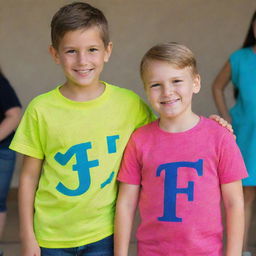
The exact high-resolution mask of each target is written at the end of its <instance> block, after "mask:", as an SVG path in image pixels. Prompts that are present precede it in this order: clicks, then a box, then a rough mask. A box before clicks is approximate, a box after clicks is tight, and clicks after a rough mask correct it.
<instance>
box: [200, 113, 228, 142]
mask: <svg viewBox="0 0 256 256" xmlns="http://www.w3.org/2000/svg"><path fill="white" fill-rule="evenodd" d="M201 121H202V127H203V129H204V131H205V132H206V133H207V134H208V136H215V137H216V139H217V138H221V137H223V136H231V137H233V134H232V133H231V132H230V131H229V130H228V129H227V128H226V127H223V126H222V125H221V124H219V123H218V122H217V121H215V120H213V119H210V118H207V117H204V116H201Z"/></svg>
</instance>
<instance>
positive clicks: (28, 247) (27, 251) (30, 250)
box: [21, 239, 41, 256]
mask: <svg viewBox="0 0 256 256" xmlns="http://www.w3.org/2000/svg"><path fill="white" fill-rule="evenodd" d="M21 255H22V256H41V250H40V247H39V245H38V243H37V241H36V240H35V239H33V240H27V241H23V242H22V244H21Z"/></svg>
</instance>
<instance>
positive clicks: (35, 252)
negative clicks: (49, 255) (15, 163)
mask: <svg viewBox="0 0 256 256" xmlns="http://www.w3.org/2000/svg"><path fill="white" fill-rule="evenodd" d="M42 162H43V160H40V159H37V158H33V157H29V156H24V158H23V166H22V171H21V175H20V183H19V216H20V235H21V244H22V251H21V255H22V256H40V255H41V253H40V247H39V245H38V243H37V241H36V237H35V233H34V225H33V219H34V200H35V193H36V189H37V186H38V181H39V178H40V173H41V168H42Z"/></svg>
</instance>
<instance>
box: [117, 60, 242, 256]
mask: <svg viewBox="0 0 256 256" xmlns="http://www.w3.org/2000/svg"><path fill="white" fill-rule="evenodd" d="M143 81H144V86H145V91H146V94H147V97H148V100H149V102H150V104H151V106H152V108H153V109H154V110H155V111H156V112H157V113H158V114H159V116H160V121H159V126H160V128H161V129H163V130H165V131H167V132H182V131H186V130H188V129H190V128H192V127H193V126H195V125H196V124H197V123H198V121H199V117H198V116H197V115H196V114H195V113H193V112H192V106H191V104H192V103H191V102H192V96H193V94H194V93H198V92H199V91H200V77H199V75H194V74H192V73H191V70H190V68H184V69H178V68H176V67H175V66H172V65H171V64H169V63H167V62H162V61H151V62H150V63H149V64H148V66H147V68H146V71H145V73H144V74H143ZM220 189H221V192H222V198H223V203H224V209H225V214H226V232H227V246H226V252H225V256H240V255H241V252H242V237H243V229H244V222H243V218H244V205H243V191H242V185H241V181H236V182H232V183H228V184H223V185H221V187H220ZM139 193H140V186H138V185H132V184H126V183H120V187H119V194H118V199H117V205H116V216H115V243H114V245H115V256H127V255H128V248H129V241H130V236H131V230H132V225H133V220H134V215H135V211H136V208H137V204H138V200H139Z"/></svg>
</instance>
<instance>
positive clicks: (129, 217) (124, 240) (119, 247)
mask: <svg viewBox="0 0 256 256" xmlns="http://www.w3.org/2000/svg"><path fill="white" fill-rule="evenodd" d="M127 210H128V209H125V208H122V207H119V208H118V209H117V212H116V219H115V233H114V235H115V242H114V245H115V246H114V247H115V250H114V251H115V254H114V255H115V256H127V255H128V250H129V243H130V237H131V232H132V226H133V220H134V215H135V214H134V213H133V212H129V210H128V211H127Z"/></svg>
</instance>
